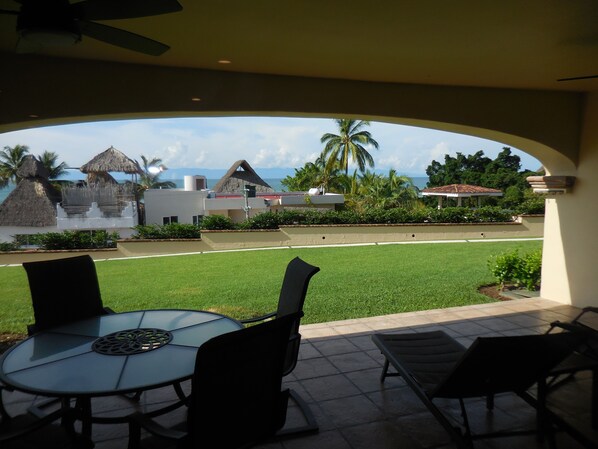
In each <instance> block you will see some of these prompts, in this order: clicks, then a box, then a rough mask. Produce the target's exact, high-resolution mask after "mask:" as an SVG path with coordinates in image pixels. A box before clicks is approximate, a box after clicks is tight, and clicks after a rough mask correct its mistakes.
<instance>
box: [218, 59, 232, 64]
mask: <svg viewBox="0 0 598 449" xmlns="http://www.w3.org/2000/svg"><path fill="white" fill-rule="evenodd" d="M230 63H231V62H230V61H229V60H228V59H220V60H219V61H218V64H230Z"/></svg>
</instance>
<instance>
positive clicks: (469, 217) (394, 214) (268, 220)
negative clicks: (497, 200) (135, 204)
mask: <svg viewBox="0 0 598 449" xmlns="http://www.w3.org/2000/svg"><path fill="white" fill-rule="evenodd" d="M207 218H209V217H206V218H205V219H204V223H202V227H203V228H204V229H213V228H210V227H207V226H208V225H209V223H208V224H206V223H205V221H206V219H207ZM510 221H513V216H512V213H511V212H510V211H508V210H505V209H501V208H498V207H481V208H479V209H469V208H465V207H447V208H444V209H433V208H426V209H416V210H410V209H403V208H396V209H388V210H370V211H367V212H363V213H358V212H354V211H327V212H323V213H322V212H318V211H315V210H311V211H309V210H308V211H284V212H279V213H274V212H264V213H262V214H259V215H256V216H255V217H253V218H251V219H249V220H248V221H246V222H243V223H239V224H238V225H236V227H235V226H233V228H236V229H277V228H278V227H279V226H284V225H335V224H401V223H497V222H510ZM233 228H230V229H233Z"/></svg>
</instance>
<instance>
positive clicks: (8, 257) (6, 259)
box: [0, 249, 123, 266]
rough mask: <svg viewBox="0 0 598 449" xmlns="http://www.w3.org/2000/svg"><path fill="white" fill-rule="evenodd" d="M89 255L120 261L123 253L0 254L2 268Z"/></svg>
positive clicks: (101, 251) (35, 252)
mask: <svg viewBox="0 0 598 449" xmlns="http://www.w3.org/2000/svg"><path fill="white" fill-rule="evenodd" d="M84 254H89V255H90V256H91V257H92V258H93V259H94V260H104V259H120V258H122V257H123V255H122V253H121V252H119V251H118V250H117V249H106V250H94V251H86V250H80V251H67V250H65V251H18V252H14V253H0V266H2V265H17V264H22V263H24V262H38V261H41V260H53V259H62V258H65V257H75V256H82V255H84Z"/></svg>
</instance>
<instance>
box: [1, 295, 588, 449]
mask: <svg viewBox="0 0 598 449" xmlns="http://www.w3.org/2000/svg"><path fill="white" fill-rule="evenodd" d="M578 312H579V310H578V309H575V308H573V307H569V306H563V305H560V304H557V303H555V302H551V301H548V300H544V299H522V300H516V301H505V302H499V303H491V304H482V305H475V306H468V307H460V308H452V309H442V310H432V311H426V312H414V313H404V314H396V315H388V316H382V317H373V318H364V319H356V320H347V321H338V322H330V323H323V324H315V325H306V326H302V329H301V333H302V335H303V339H304V340H303V344H302V347H301V354H300V360H299V363H298V365H297V367H296V369H295V371H294V372H293V373H292V374H291V375H290V376H288V378H286V380H287V382H286V383H287V384H288V386H289V387H291V388H293V389H295V390H296V391H298V392H299V393H300V394H301V395H302V396H303V398H304V399H306V400H307V401H308V402H309V403H310V406H311V408H312V410H313V412H314V414H315V415H316V418H317V420H318V423H319V425H320V432H319V433H318V434H315V435H308V436H304V437H300V438H293V439H286V440H281V441H278V440H277V441H272V442H269V443H267V444H263V445H260V446H258V447H259V448H263V449H304V448H318V449H366V448H368V449H374V448H375V449H385V448H393V449H396V448H416V449H419V448H443V447H453V446H452V444H451V442H450V440H449V438H448V435H447V434H446V432H445V431H444V430H443V429H442V428H441V427H440V425H439V424H438V423H437V422H436V421H435V419H434V418H433V417H432V415H431V413H430V412H428V410H427V409H426V408H425V407H424V406H423V405H422V403H421V402H420V401H419V400H418V399H417V397H416V396H415V395H414V394H413V393H412V392H411V391H410V390H409V388H408V387H406V386H405V384H404V382H403V381H402V380H401V379H400V378H388V379H387V380H386V382H385V384H380V382H379V376H380V372H381V366H382V363H383V358H382V356H381V355H380V353H379V351H378V350H377V349H376V347H375V346H374V345H373V343H372V341H371V334H372V333H375V332H424V331H430V330H443V331H445V332H447V333H448V334H450V335H452V336H454V337H455V338H457V339H458V340H459V341H461V342H462V343H463V344H465V345H468V344H470V343H471V342H472V341H473V340H474V339H475V337H476V336H479V335H485V336H490V335H521V334H529V333H543V332H545V331H546V329H548V327H549V323H550V322H552V321H555V320H561V321H568V320H570V319H571V318H572V317H574V316H575V315H577V313H578ZM589 390H590V377H589V375H578V376H577V378H576V379H575V380H574V381H572V382H569V383H567V384H566V385H565V386H563V387H561V388H559V389H558V390H556V391H555V392H553V393H551V396H550V401H551V407H553V408H554V409H555V410H558V411H559V412H560V413H561V414H562V416H564V417H566V418H567V419H568V420H569V421H570V422H572V423H574V425H575V426H576V427H577V428H579V429H581V430H582V431H583V432H584V434H586V435H588V436H589V438H591V439H592V440H594V441H597V442H598V432H595V431H593V430H592V429H591V428H590V425H589V420H590V414H589V405H590V404H589ZM173 397H174V393H173V391H172V389H170V388H164V389H160V390H154V391H150V392H146V393H144V394H143V396H142V400H141V401H140V404H139V405H138V406H137V407H142V408H143V409H151V408H152V407H156V406H159V405H163V404H164V403H165V402H167V401H170V400H171V399H172V398H173ZM33 399H34V398H32V397H30V396H27V395H24V394H20V393H12V394H6V395H5V403H7V405H8V409H9V410H10V411H11V412H12V411H14V412H18V411H19V410H23V409H26V408H27V406H29V405H30V404H31V401H32V400H33ZM466 403H467V404H468V412H469V415H470V420H471V422H472V427H473V429H474V431H475V430H478V431H488V430H489V429H492V430H501V429H516V428H532V427H533V425H534V420H535V413H534V411H533V410H532V409H531V408H530V407H529V406H528V405H527V404H526V403H525V402H523V401H522V400H520V399H519V398H518V397H516V396H514V395H502V396H499V397H497V399H496V406H495V409H494V410H493V411H492V412H487V411H486V408H485V403H484V402H483V401H482V400H471V401H468V402H466ZM441 405H442V406H443V407H445V408H446V410H450V411H451V412H455V416H458V403H457V402H456V401H455V403H453V402H452V401H446V402H443V403H441ZM93 410H94V414H103V415H111V414H126V413H128V412H130V411H131V410H132V408H131V405H130V403H129V402H128V401H127V400H125V399H123V398H118V397H117V398H102V399H97V400H94V402H93ZM183 416H184V410H179V411H177V412H175V413H173V416H172V417H169V418H165V417H162V418H161V419H160V421H162V422H164V423H166V424H168V422H170V421H171V422H178V421H180V420H181V419H182V418H183ZM296 420H297V416H296V410H295V409H291V410H290V413H289V419H288V422H289V423H292V422H295V421H296ZM126 437H127V427H126V425H121V424H113V425H100V424H96V425H94V428H93V439H94V441H95V442H96V448H98V449H116V448H125V447H126V444H127V439H126ZM544 446H545V443H544V444H543V443H538V442H537V441H536V439H535V437H534V436H524V437H521V436H520V437H509V438H500V439H493V440H483V441H478V442H476V444H475V447H476V448H526V449H527V448H537V447H544ZM557 447H559V448H579V447H582V446H581V445H580V444H579V443H577V442H576V441H574V440H573V439H572V438H571V437H569V436H568V435H566V434H563V433H559V434H558V436H557Z"/></svg>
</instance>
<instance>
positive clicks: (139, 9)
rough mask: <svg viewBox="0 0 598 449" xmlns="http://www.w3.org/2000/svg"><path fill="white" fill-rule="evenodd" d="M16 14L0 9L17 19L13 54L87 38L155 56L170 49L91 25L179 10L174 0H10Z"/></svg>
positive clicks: (161, 44) (118, 30)
mask: <svg viewBox="0 0 598 449" xmlns="http://www.w3.org/2000/svg"><path fill="white" fill-rule="evenodd" d="M13 1H14V2H16V3H18V4H19V5H20V8H19V10H18V11H12V10H5V9H0V14H8V15H14V16H17V26H16V31H17V34H18V36H19V41H18V43H17V49H16V51H17V52H18V53H31V52H35V51H38V50H39V49H40V48H43V47H49V46H68V45H74V44H76V43H77V42H79V41H81V37H82V36H87V37H91V38H93V39H97V40H99V41H102V42H106V43H108V44H111V45H116V46H117V47H122V48H127V49H129V50H133V51H136V52H140V53H145V54H148V55H152V56H159V55H161V54H162V53H164V52H165V51H167V50H168V49H169V48H170V47H169V46H168V45H166V44H163V43H161V42H158V41H155V40H153V39H150V38H147V37H144V36H140V35H139V34H135V33H131V32H129V31H125V30H121V29H119V28H114V27H111V26H108V25H103V24H100V23H96V22H93V21H94V20H114V19H134V18H138V17H147V16H154V15H159V14H167V13H171V12H176V11H180V10H182V9H183V8H182V6H181V5H180V4H179V2H178V1H177V0H84V1H81V2H78V3H70V2H69V0H13Z"/></svg>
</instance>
